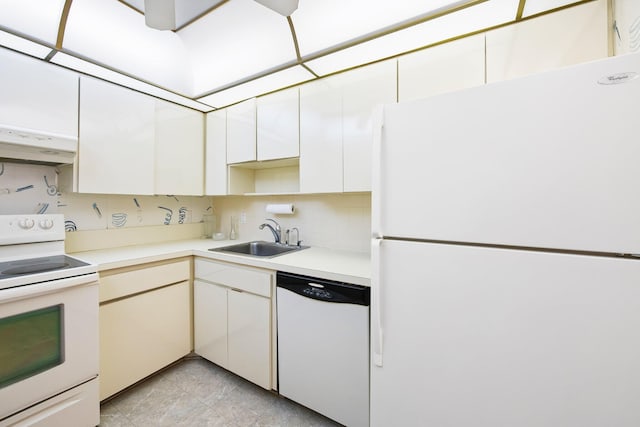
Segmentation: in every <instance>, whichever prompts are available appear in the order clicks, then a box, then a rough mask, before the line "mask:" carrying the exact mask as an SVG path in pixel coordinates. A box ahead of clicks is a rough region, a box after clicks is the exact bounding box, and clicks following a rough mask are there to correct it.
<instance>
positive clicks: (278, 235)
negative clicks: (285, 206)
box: [258, 218, 282, 243]
mask: <svg viewBox="0 0 640 427" xmlns="http://www.w3.org/2000/svg"><path fill="white" fill-rule="evenodd" d="M265 221H272V222H273V223H274V224H275V228H274V227H273V226H272V225H271V224H267V223H266V222H265V223H264V224H260V226H259V227H258V228H259V229H260V230H262V229H264V228H265V227H268V228H269V230H271V232H272V233H273V238H274V239H275V241H276V243H282V229H281V228H280V224H278V223H277V222H276V220H275V219H271V218H267V219H265Z"/></svg>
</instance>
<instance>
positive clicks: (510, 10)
mask: <svg viewBox="0 0 640 427" xmlns="http://www.w3.org/2000/svg"><path fill="white" fill-rule="evenodd" d="M517 7H518V2H517V1H515V0H492V1H488V2H485V3H481V4H478V5H476V6H472V7H469V8H466V9H464V10H460V11H458V12H455V13H452V14H449V15H445V16H442V17H440V18H436V19H433V20H430V21H426V22H424V23H422V24H417V25H414V26H412V27H409V28H406V29H404V30H399V31H396V32H394V33H391V34H388V35H385V36H382V37H378V38H377V39H373V40H371V41H368V42H365V43H361V44H359V45H356V46H353V47H351V48H347V49H344V50H341V51H338V52H336V53H332V54H329V55H326V56H323V57H320V58H317V59H313V60H310V61H305V65H307V66H308V67H309V68H310V69H312V70H313V71H314V72H315V73H317V74H319V75H327V74H331V73H335V72H338V71H342V70H345V69H348V68H352V67H356V66H358V65H361V64H366V63H369V62H374V61H378V60H380V59H383V58H388V57H391V56H395V55H398V54H401V53H404V52H408V51H411V50H414V49H419V48H421V47H424V46H429V45H432V44H435V43H438V42H440V41H443V40H448V39H450V38H453V37H456V36H459V35H461V34H468V33H472V32H475V31H479V30H483V29H485V28H489V27H492V26H495V25H499V24H503V23H505V22H510V21H512V20H513V19H514V18H515V16H516V12H517ZM304 59H305V58H304V57H303V60H304Z"/></svg>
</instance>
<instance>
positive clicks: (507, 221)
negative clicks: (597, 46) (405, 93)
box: [372, 54, 640, 253]
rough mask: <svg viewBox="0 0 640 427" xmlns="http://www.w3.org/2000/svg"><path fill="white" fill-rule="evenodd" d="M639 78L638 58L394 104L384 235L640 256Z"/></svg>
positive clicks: (388, 115)
mask: <svg viewBox="0 0 640 427" xmlns="http://www.w3.org/2000/svg"><path fill="white" fill-rule="evenodd" d="M639 73H640V54H632V55H627V56H622V57H616V58H609V59H606V60H602V61H598V62H593V63H589V64H583V65H580V66H575V67H572V68H566V69H562V70H557V71H553V72H548V73H543V74H538V75H534V76H529V77H526V78H522V79H517V80H511V81H505V82H500V83H496V84H490V85H486V86H483V87H477V88H473V89H468V90H464V91H460V92H455V93H449V94H444V95H441V96H435V97H431V98H428V99H424V100H421V101H417V102H411V103H401V104H396V105H386V106H385V107H384V112H383V119H382V120H383V128H382V130H381V143H380V146H379V147H377V148H376V153H375V154H374V155H376V158H377V162H376V163H377V167H376V171H375V172H374V176H375V177H376V180H375V184H374V190H373V191H374V193H373V198H372V200H373V201H374V202H373V206H374V209H375V210H376V212H375V213H374V215H373V217H372V222H373V224H374V235H384V236H393V237H400V238H416V239H427V240H444V241H462V242H479V243H487V244H503V245H512V246H527V247H542V248H561V249H568V250H585V251H596V252H598V251H602V252H616V253H640V226H638V219H639V218H640V191H638V188H637V184H638V182H640V167H638V159H640V143H639V142H638V141H639V137H640V126H639V123H640V121H638V117H637V115H638V113H637V112H638V103H639V100H640V78H636V77H638V75H639ZM616 82H619V84H604V83H616Z"/></svg>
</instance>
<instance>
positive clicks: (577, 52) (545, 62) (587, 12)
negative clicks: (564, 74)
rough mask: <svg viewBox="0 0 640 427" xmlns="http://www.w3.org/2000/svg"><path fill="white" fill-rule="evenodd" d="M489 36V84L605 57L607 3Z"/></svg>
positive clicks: (489, 33) (575, 8) (513, 27)
mask: <svg viewBox="0 0 640 427" xmlns="http://www.w3.org/2000/svg"><path fill="white" fill-rule="evenodd" d="M486 36H487V82H488V83H491V82H496V81H500V80H506V79H511V78H514V77H520V76H524V75H527V74H533V73H539V72H542V71H548V70H552V69H554V68H560V67H564V66H568V65H572V64H577V63H580V62H587V61H592V60H596V59H600V58H605V57H606V56H607V55H608V48H609V45H608V25H607V2H606V1H605V0H598V1H595V2H591V3H586V4H583V5H580V6H575V7H571V8H568V9H566V10H563V11H560V12H556V13H552V14H549V15H545V16H542V17H539V18H535V19H531V20H528V21H523V22H520V23H518V24H515V25H509V26H507V27H503V28H499V29H497V30H493V31H489V32H488V33H487V34H486Z"/></svg>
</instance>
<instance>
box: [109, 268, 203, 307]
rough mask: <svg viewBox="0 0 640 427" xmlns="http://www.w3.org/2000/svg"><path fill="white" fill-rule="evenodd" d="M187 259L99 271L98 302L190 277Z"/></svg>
mask: <svg viewBox="0 0 640 427" xmlns="http://www.w3.org/2000/svg"><path fill="white" fill-rule="evenodd" d="M190 273H191V269H190V266H189V259H186V258H182V259H180V260H178V261H174V262H168V263H162V264H159V263H154V264H143V265H141V266H136V267H134V268H133V269H119V270H114V272H110V271H107V272H102V273H100V302H104V301H109V300H112V299H115V298H122V297H124V296H127V295H132V294H137V293H140V292H145V291H148V290H151V289H155V288H159V287H161V286H166V285H170V284H172V283H178V282H182V281H185V280H189V279H190Z"/></svg>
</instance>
